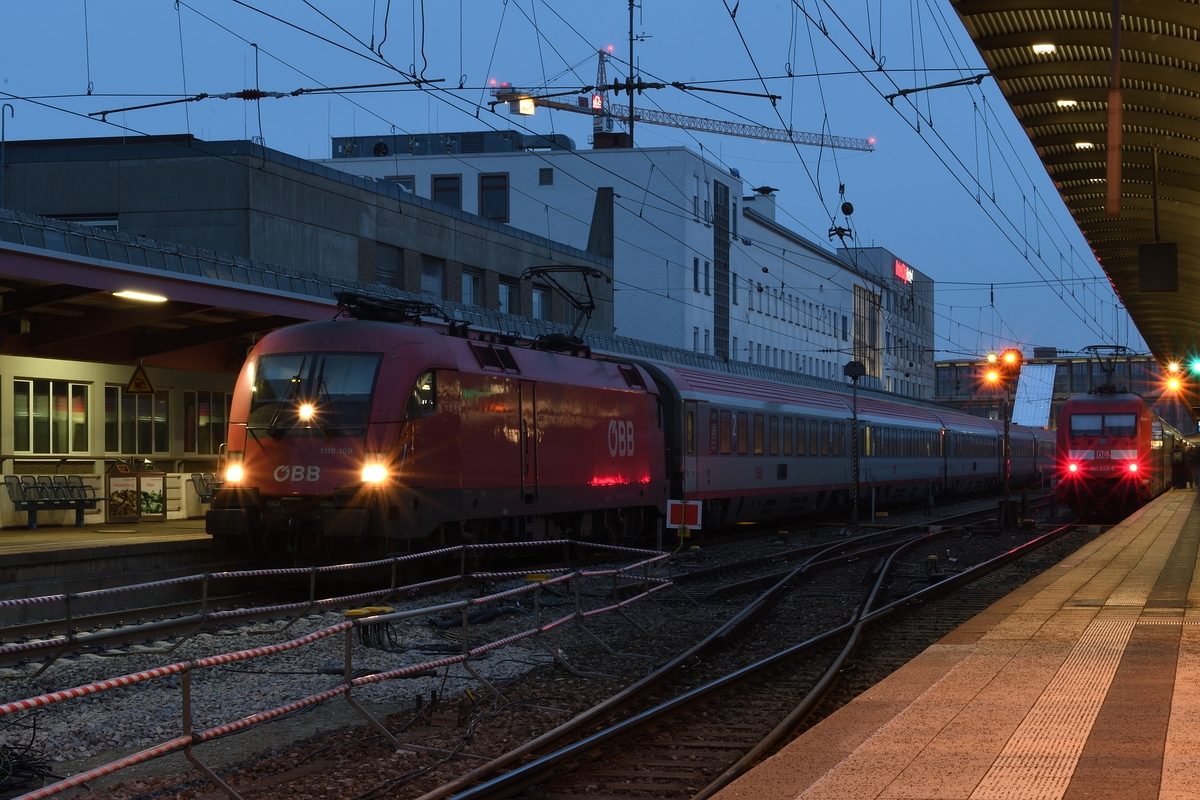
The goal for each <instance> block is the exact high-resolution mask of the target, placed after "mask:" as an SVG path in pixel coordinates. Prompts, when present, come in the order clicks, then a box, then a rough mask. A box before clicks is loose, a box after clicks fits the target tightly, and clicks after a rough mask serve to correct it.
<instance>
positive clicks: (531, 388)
mask: <svg viewBox="0 0 1200 800" xmlns="http://www.w3.org/2000/svg"><path fill="white" fill-rule="evenodd" d="M537 470H538V465H537V385H536V384H534V383H531V382H529V381H521V494H522V495H523V496H524V498H525V504H526V505H530V504H532V503H533V501H534V500H536V499H537V494H538V489H537V474H538V471H537Z"/></svg>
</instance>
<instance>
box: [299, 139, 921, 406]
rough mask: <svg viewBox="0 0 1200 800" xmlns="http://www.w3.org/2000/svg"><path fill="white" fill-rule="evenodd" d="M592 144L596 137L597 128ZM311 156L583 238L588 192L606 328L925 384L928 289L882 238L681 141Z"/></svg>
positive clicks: (817, 369)
mask: <svg viewBox="0 0 1200 800" xmlns="http://www.w3.org/2000/svg"><path fill="white" fill-rule="evenodd" d="M598 141H599V140H598ZM331 147H332V154H333V157H332V158H330V159H328V160H324V161H321V162H319V163H321V164H323V165H325V166H328V167H334V168H337V169H341V170H345V171H347V172H350V173H353V174H355V175H360V176H364V177H369V178H372V179H375V180H377V181H380V182H390V183H393V184H395V185H397V186H399V187H401V188H402V190H403V191H405V192H407V193H410V194H412V195H414V196H417V197H420V198H426V199H429V200H432V201H434V202H436V203H440V204H443V205H447V206H450V207H451V208H453V209H455V210H459V209H465V210H468V211H471V212H473V213H478V214H479V215H480V216H482V217H484V218H488V219H492V220H495V221H497V222H502V223H505V224H507V225H510V226H513V227H515V228H519V229H521V230H524V231H528V232H531V233H535V234H538V235H540V236H545V237H546V238H548V239H553V240H556V241H561V242H564V243H566V244H568V245H570V246H574V247H584V246H586V243H587V242H588V241H589V240H590V236H591V219H592V216H593V214H592V208H593V204H594V198H595V197H596V195H597V193H598V191H600V190H602V189H609V190H611V192H612V193H613V195H614V204H613V230H614V238H613V264H614V280H615V283H616V285H615V287H614V293H613V296H614V311H613V313H614V317H613V319H614V327H615V332H616V333H617V334H618V335H621V336H625V337H630V338H633V339H641V340H645V341H649V342H656V343H661V344H665V345H667V346H669V347H675V348H681V349H685V350H691V351H693V352H696V353H699V354H703V355H710V356H714V357H716V358H719V359H723V360H730V361H741V362H746V363H751V364H756V365H762V366H767V367H772V368H777V369H783V370H788V371H792V372H797V373H800V374H804V375H808V376H813V377H818V378H825V379H831V380H839V381H842V380H843V378H842V367H843V365H844V364H845V363H847V362H848V361H851V360H855V359H857V360H859V361H862V362H863V363H864V364H865V365H866V366H867V376H866V378H865V379H864V380H863V385H864V386H871V387H875V388H880V389H884V390H886V391H890V392H894V393H897V394H902V395H905V396H908V397H915V398H922V399H926V400H928V399H930V398H931V397H932V394H933V377H934V372H933V359H932V353H933V293H934V284H933V281H932V280H930V279H929V278H928V277H927V276H925V275H923V274H922V273H920V272H919V271H918V270H915V269H913V268H912V267H911V266H909V265H908V264H906V263H904V262H903V261H902V260H901V259H900V258H898V257H896V256H895V255H893V254H891V253H889V252H887V251H886V250H883V249H882V248H865V249H858V248H843V249H840V250H836V251H835V250H832V249H830V248H829V247H828V246H827V245H823V244H820V243H818V242H815V241H813V240H811V239H808V238H806V237H804V236H802V235H800V234H798V233H796V232H795V231H793V230H791V229H789V228H788V227H787V226H786V225H784V224H782V223H781V222H780V221H778V220H777V219H776V214H775V203H776V194H775V192H777V191H778V190H776V189H773V188H771V187H758V188H757V189H747V188H746V187H745V184H744V182H743V181H742V178H741V176H740V174H739V173H738V171H737V170H736V169H729V168H726V167H724V166H721V165H719V164H717V163H715V162H713V161H711V160H709V159H708V158H706V157H705V156H704V155H703V154H697V153H695V152H693V151H692V150H690V149H688V148H685V147H664V148H598V149H590V150H581V149H576V147H575V144H574V142H573V141H572V140H571V139H570V138H569V137H567V136H563V135H561V134H560V135H555V136H528V135H526V134H522V133H519V132H517V131H467V132H459V133H436V134H421V135H411V136H405V135H385V136H373V137H371V136H350V137H334V138H333V139H332V142H331Z"/></svg>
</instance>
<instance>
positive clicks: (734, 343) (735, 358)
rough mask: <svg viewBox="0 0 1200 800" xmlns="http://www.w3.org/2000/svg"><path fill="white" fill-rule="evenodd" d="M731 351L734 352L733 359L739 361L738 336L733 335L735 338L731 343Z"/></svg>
mask: <svg viewBox="0 0 1200 800" xmlns="http://www.w3.org/2000/svg"><path fill="white" fill-rule="evenodd" d="M729 352H730V353H732V354H733V360H734V361H737V354H738V349H737V337H736V336H734V337H733V339H732V341H731V343H730V346H729Z"/></svg>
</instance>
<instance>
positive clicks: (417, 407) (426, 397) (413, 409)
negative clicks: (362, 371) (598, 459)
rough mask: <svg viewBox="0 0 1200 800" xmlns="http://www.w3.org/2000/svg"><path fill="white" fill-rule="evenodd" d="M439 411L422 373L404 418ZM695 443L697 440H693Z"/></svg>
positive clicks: (430, 376) (432, 384)
mask: <svg viewBox="0 0 1200 800" xmlns="http://www.w3.org/2000/svg"><path fill="white" fill-rule="evenodd" d="M367 398H368V400H367V411H368V412H369V411H370V394H369V393H368V394H367ZM435 411H437V377H436V375H435V374H434V373H433V371H432V370H430V371H429V372H423V373H421V376H420V377H419V378H417V382H416V384H415V385H414V386H413V390H412V395H411V396H410V397H409V398H408V408H406V409H405V411H404V418H405V419H406V420H407V419H419V418H421V417H424V416H428V415H429V414H432V413H433V412H435ZM363 424H364V425H365V424H366V416H365V415H364V417H363ZM691 441H692V442H693V443H694V442H695V439H694V438H693V439H692V440H691Z"/></svg>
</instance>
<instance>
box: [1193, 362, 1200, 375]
mask: <svg viewBox="0 0 1200 800" xmlns="http://www.w3.org/2000/svg"><path fill="white" fill-rule="evenodd" d="M1192 372H1195V373H1196V374H1197V375H1200V358H1197V359H1195V360H1194V361H1192Z"/></svg>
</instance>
